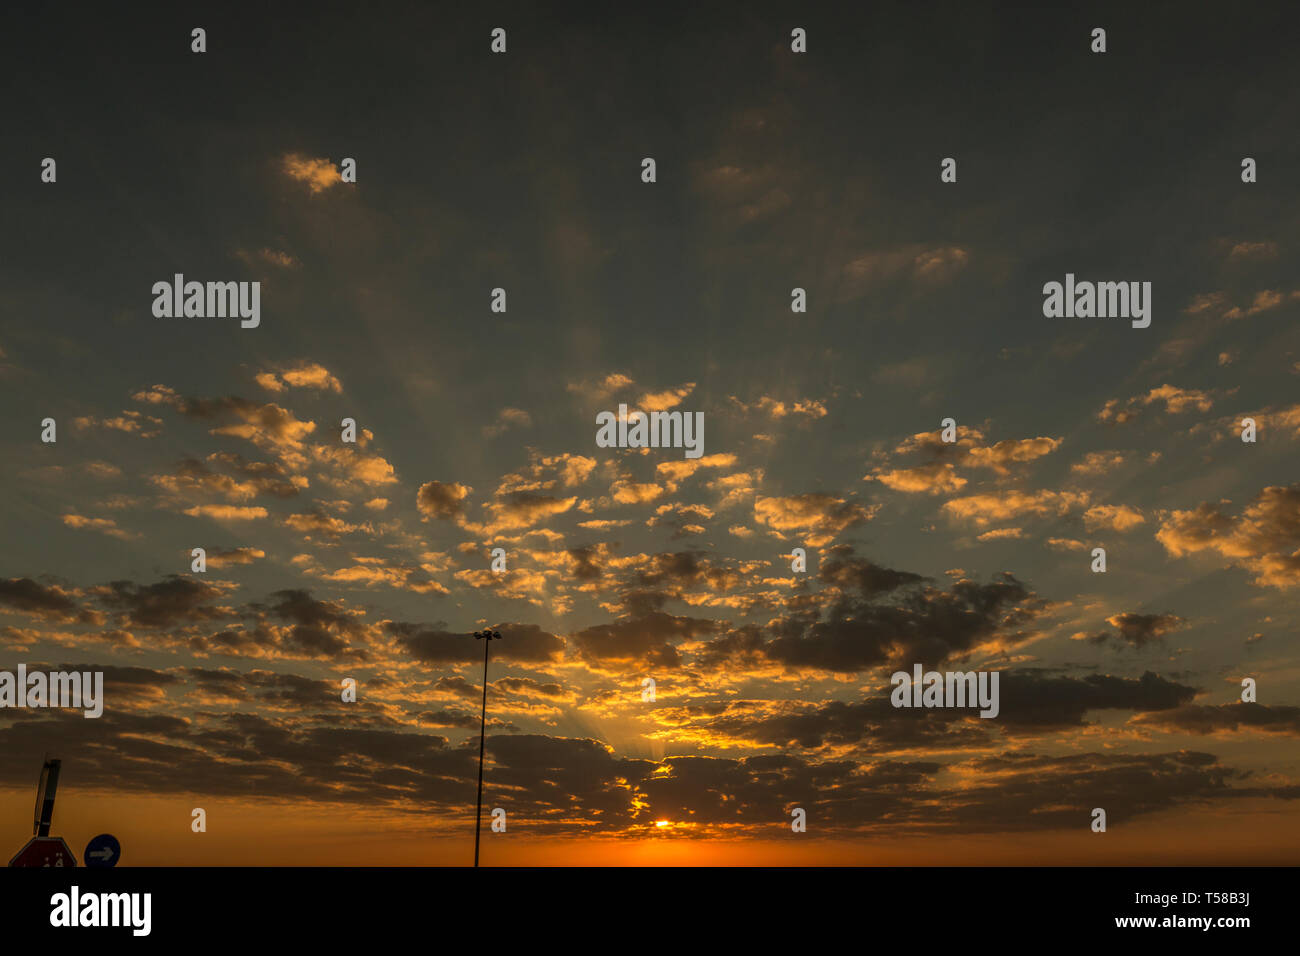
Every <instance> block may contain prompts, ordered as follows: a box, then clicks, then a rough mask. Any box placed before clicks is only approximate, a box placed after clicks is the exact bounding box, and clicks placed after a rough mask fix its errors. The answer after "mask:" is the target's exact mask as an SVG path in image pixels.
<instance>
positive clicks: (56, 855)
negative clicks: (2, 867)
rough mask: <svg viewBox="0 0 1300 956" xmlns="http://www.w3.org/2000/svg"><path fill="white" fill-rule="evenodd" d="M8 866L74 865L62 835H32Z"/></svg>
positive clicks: (74, 860) (74, 862)
mask: <svg viewBox="0 0 1300 956" xmlns="http://www.w3.org/2000/svg"><path fill="white" fill-rule="evenodd" d="M9 865H10V866H76V865H77V858H76V857H75V856H73V855H72V851H71V850H69V849H68V845H67V844H66V843H64V842H63V837H32V838H31V839H30V840H29V841H27V845H26V846H25V847H23V848H22V849H21V850H19V851H18V855H17V856H15V857H14V858H13V859H12V860H10V861H9Z"/></svg>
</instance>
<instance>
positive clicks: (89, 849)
mask: <svg viewBox="0 0 1300 956" xmlns="http://www.w3.org/2000/svg"><path fill="white" fill-rule="evenodd" d="M121 855H122V845H121V844H120V843H118V842H117V837H115V836H113V835H112V834H111V833H101V834H100V835H99V836H97V837H95V838H94V839H93V840H91V841H90V842H89V843H87V844H86V852H85V853H83V854H82V855H81V859H82V860H84V861H85V865H86V866H93V867H101V866H117V858H118V857H120V856H121Z"/></svg>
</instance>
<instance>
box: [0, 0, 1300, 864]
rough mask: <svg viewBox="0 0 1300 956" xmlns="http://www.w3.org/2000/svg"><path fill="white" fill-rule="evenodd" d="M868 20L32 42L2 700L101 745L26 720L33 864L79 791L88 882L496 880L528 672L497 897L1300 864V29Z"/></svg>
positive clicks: (288, 30) (663, 19)
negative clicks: (1083, 285)
mask: <svg viewBox="0 0 1300 956" xmlns="http://www.w3.org/2000/svg"><path fill="white" fill-rule="evenodd" d="M848 6H849V5H837V7H836V8H834V9H832V8H830V7H827V9H826V10H825V11H823V12H815V11H814V12H811V13H810V12H808V11H807V9H806V6H805V5H799V4H793V5H791V4H786V5H776V4H757V5H745V6H744V7H743V8H731V7H729V8H726V9H723V8H719V9H717V10H709V9H702V8H700V7H697V6H696V5H663V4H654V5H650V6H648V7H645V8H644V9H634V8H630V7H629V8H627V9H624V8H623V6H621V5H620V6H619V7H617V8H611V9H610V10H609V11H606V12H605V13H604V14H603V15H602V16H603V18H602V19H600V20H598V21H592V20H582V19H578V16H577V13H576V11H577V10H579V9H584V10H585V9H586V8H584V7H574V8H573V11H574V12H563V11H561V12H554V11H552V12H547V11H545V10H544V9H543V8H542V7H541V6H540V5H518V6H514V7H511V6H493V7H492V8H490V9H485V8H483V7H482V6H481V5H470V6H469V7H467V8H463V9H459V10H455V11H446V12H443V11H435V10H431V9H429V8H428V7H427V6H426V5H423V4H409V5H408V4H378V5H369V4H349V5H346V6H344V7H342V8H339V7H336V6H334V5H325V6H323V7H322V8H321V10H320V13H319V15H316V16H312V17H303V16H301V15H299V14H292V13H290V12H289V11H287V10H286V11H285V12H283V13H281V12H279V10H278V9H276V8H272V7H267V8H265V9H258V10H256V11H255V12H249V13H246V14H239V13H232V12H228V11H225V10H224V9H220V8H218V7H216V6H213V7H212V8H211V9H202V8H200V7H193V8H188V9H184V10H176V9H172V8H164V9H163V10H162V11H158V12H151V11H147V10H145V9H137V8H134V7H131V8H126V9H119V8H113V9H111V10H110V9H108V8H104V9H102V10H97V11H95V12H93V13H91V14H85V13H82V14H78V15H75V16H74V15H72V14H64V15H61V16H60V15H55V14H42V15H39V16H38V15H36V14H34V13H15V14H14V15H13V19H14V29H13V30H10V31H6V33H7V35H6V36H5V37H4V39H3V40H0V43H3V44H5V46H6V50H5V52H6V54H7V57H8V62H11V63H13V64H14V69H13V70H12V75H11V76H10V77H9V82H10V88H11V90H12V91H13V92H12V93H11V96H10V97H9V98H8V101H7V103H8V105H7V108H6V114H7V117H6V126H5V137H4V138H5V148H4V151H3V171H4V181H3V186H2V187H0V190H2V192H3V207H4V210H5V216H4V222H5V229H4V231H3V238H2V239H0V244H2V245H0V249H2V251H3V258H2V260H0V261H2V265H0V270H2V272H0V277H2V281H0V401H3V408H4V410H5V415H4V418H3V427H2V428H0V442H2V446H0V447H2V450H3V461H4V466H3V469H2V471H0V482H2V487H3V495H2V496H0V670H10V671H12V670H14V669H16V667H17V665H18V664H20V663H22V664H26V665H27V667H28V669H29V670H36V669H47V670H48V669H60V670H67V669H78V670H101V671H103V672H104V674H105V680H106V701H105V709H104V715H103V716H102V717H101V718H99V719H94V720H88V719H85V718H83V716H82V714H81V712H80V711H72V710H43V711H41V710H30V709H29V710H9V709H6V710H0V847H8V848H9V849H8V851H7V852H6V854H5V856H6V858H7V856H8V855H12V853H13V852H15V851H17V849H18V848H19V847H20V846H21V845H22V843H23V842H24V841H25V840H26V839H27V837H28V836H29V835H30V824H31V821H30V811H31V804H32V799H33V796H34V789H35V783H36V779H37V776H38V774H39V772H40V768H41V763H42V760H43V759H44V757H45V756H46V755H49V756H53V757H59V758H61V759H62V761H63V779H62V783H61V786H60V792H59V797H58V803H57V806H56V810H55V826H54V830H53V832H54V833H55V834H56V835H64V836H66V837H67V839H68V842H69V844H70V845H71V846H72V848H73V850H74V852H75V853H77V854H78V855H80V853H81V848H82V846H84V843H85V840H86V839H87V838H88V837H90V836H92V835H94V834H95V833H99V832H105V831H108V832H112V833H114V834H116V835H117V836H118V837H119V838H121V840H122V845H123V851H124V852H123V863H124V865H129V864H151V863H152V864H168V865H198V864H259V865H260V864H269V865H278V864H389V863H391V864H401V865H407V864H425V863H432V864H465V863H468V862H469V860H470V857H471V855H472V839H473V838H472V831H473V827H474V799H475V787H476V782H477V758H478V729H479V711H478V707H479V694H480V693H481V679H482V642H481V641H475V639H474V638H473V636H472V634H473V632H474V631H476V630H480V629H482V628H483V627H485V626H492V627H498V628H499V629H500V631H501V632H502V634H503V639H502V640H501V641H499V642H494V643H493V646H492V655H493V656H492V668H491V673H490V681H491V686H490V688H489V694H488V713H489V718H488V725H487V735H488V736H487V757H488V762H487V770H486V783H485V795H484V806H485V822H484V826H485V830H486V826H487V819H486V813H487V810H488V809H491V808H495V807H502V808H504V809H505V810H506V812H507V820H508V827H507V832H506V833H503V834H496V833H486V832H485V834H484V849H483V860H484V862H485V863H486V864H489V865H491V864H497V865H504V864H525V865H528V864H545V863H564V864H574V863H597V864H617V863H648V864H657V863H687V864H694V863H740V864H752V863H756V864H785V863H795V864H806V863H835V864H841V863H887V864H903V863H917V864H966V863H1080V864H1094V863H1112V864H1125V865H1127V864H1136V863H1183V862H1195V863H1207V864H1218V863H1247V864H1249V863H1275V862H1291V863H1294V862H1295V859H1296V854H1297V851H1300V804H1298V803H1297V802H1296V798H1297V797H1300V749H1298V748H1297V737H1298V736H1300V650H1298V649H1297V645H1296V628H1297V623H1298V619H1300V612H1298V608H1300V603H1298V602H1297V598H1298V597H1300V328H1297V318H1298V317H1300V276H1298V275H1297V273H1296V269H1295V267H1294V264H1293V263H1294V257H1295V255H1296V251H1297V249H1300V202H1298V200H1300V189H1298V188H1297V181H1298V178H1300V134H1297V131H1296V123H1295V114H1294V96H1295V90H1296V67H1295V62H1294V50H1293V49H1292V46H1293V44H1292V42H1291V39H1290V34H1289V33H1288V31H1287V30H1285V29H1283V28H1282V25H1281V23H1280V16H1281V14H1280V13H1277V14H1274V13H1267V12H1263V11H1255V12H1252V13H1251V14H1250V15H1249V16H1247V15H1246V14H1245V13H1241V14H1238V13H1237V12H1235V11H1228V12H1223V13H1215V14H1203V13H1197V12H1194V11H1190V10H1188V9H1186V8H1185V7H1181V6H1170V7H1162V6H1159V5H1152V6H1151V7H1150V8H1149V9H1147V8H1144V9H1142V10H1137V11H1135V10H1131V9H1128V10H1126V9H1125V8H1124V7H1114V8H1106V7H1097V8H1090V9H1089V10H1088V11H1087V12H1086V14H1084V13H1073V14H1065V13H1061V12H1051V11H1037V10H1014V11H1013V10H1010V9H1007V10H1006V11H1004V12H1003V13H1001V14H996V13H989V12H987V11H974V10H972V9H968V8H966V7H964V6H963V5H957V4H954V5H951V6H948V7H942V6H940V7H928V6H927V7H925V8H903V7H901V6H900V7H897V8H893V7H887V8H881V6H880V5H866V4H864V5H860V8H858V9H853V10H850V9H848ZM855 6H857V5H855ZM1094 21H1095V22H1094ZM498 26H499V27H503V28H504V29H506V31H507V35H508V50H507V52H506V53H505V54H500V55H494V54H492V53H491V52H490V50H489V42H490V36H489V34H490V31H491V30H492V29H493V28H494V27H498ZM1098 26H1100V27H1105V28H1106V29H1107V33H1108V51H1107V52H1106V53H1105V54H1093V53H1091V52H1090V50H1089V43H1090V39H1089V35H1090V32H1091V30H1092V29H1093V28H1094V27H1098ZM194 27H203V28H205V29H206V31H207V52H206V53H202V54H196V53H192V52H191V49H190V44H191V34H190V31H191V29H192V28H194ZM795 27H802V28H804V29H806V30H807V34H808V52H807V53H805V54H796V53H793V52H792V51H791V48H790V32H791V30H792V29H793V28H795ZM45 157H52V158H54V159H55V160H56V161H57V181H56V182H54V183H44V182H42V181H41V178H40V172H41V160H42V159H43V158H45ZM345 157H350V158H354V159H355V160H356V168H357V181H356V182H355V183H346V182H343V181H341V179H340V176H339V171H338V170H339V164H340V162H341V161H342V160H343V159H344V158H345ZM646 157H652V158H654V159H655V161H656V164H657V181H656V182H654V183H645V182H643V181H642V176H641V170H642V160H643V159H644V158H646ZM945 157H953V158H955V159H956V160H957V170H958V178H957V182H956V183H941V182H940V176H939V172H940V162H941V160H942V159H944V158H945ZM1244 157H1252V158H1254V159H1255V160H1256V161H1257V164H1258V182H1256V183H1253V184H1246V183H1243V182H1242V180H1241V161H1242V159H1243V158H1244ZM177 273H181V274H183V275H184V276H185V278H186V279H187V280H198V281H221V282H226V281H235V282H246V281H247V282H251V281H258V282H260V283H261V323H260V325H259V326H258V327H257V328H251V329H245V328H241V327H240V323H239V320H238V319H236V318H157V317H155V316H154V314H153V312H152V311H151V310H152V305H153V298H154V297H153V295H152V293H151V288H152V286H153V285H154V283H155V282H159V281H166V282H171V280H172V277H173V276H174V275H175V274H177ZM1067 273H1073V274H1074V275H1076V276H1077V277H1078V278H1079V279H1080V280H1091V281H1125V282H1128V281H1148V282H1151V284H1152V288H1153V293H1152V304H1153V312H1152V322H1151V325H1150V327H1149V328H1146V329H1137V328H1132V327H1130V323H1129V322H1128V321H1127V320H1125V319H1096V318H1092V319H1087V318H1046V317H1044V314H1043V308H1042V306H1043V291H1042V290H1043V285H1044V284H1045V283H1047V282H1051V281H1057V282H1061V281H1064V278H1065V276H1066V274H1067ZM796 287H798V288H802V289H805V290H806V292H807V302H808V308H807V312H806V313H794V312H792V311H791V290H792V289H794V288H796ZM495 288H503V289H505V291H506V295H507V303H508V305H507V311H506V312H505V313H504V314H500V313H494V312H492V311H491V309H490V307H489V306H490V302H491V294H492V290H493V289H495ZM620 403H624V404H626V405H627V406H628V407H629V408H633V409H642V410H647V411H649V410H675V411H682V412H689V413H694V412H702V413H703V416H704V448H703V455H702V457H699V458H695V459H692V458H687V457H685V455H684V454H683V451H682V450H681V449H667V448H661V449H645V450H640V449H609V448H601V447H598V446H597V444H596V416H597V415H598V414H599V413H600V412H602V411H617V409H618V406H619V404H620ZM47 417H48V418H53V419H55V421H56V423H57V442H55V443H52V444H47V443H43V442H42V441H41V422H42V420H43V419H45V418H47ZM1245 417H1251V418H1253V419H1254V420H1255V421H1256V422H1257V425H1258V440H1257V441H1256V442H1255V443H1245V442H1242V441H1241V440H1240V422H1241V420H1242V419H1243V418H1245ZM345 418H351V419H354V420H355V422H356V424H357V431H358V441H357V442H356V444H347V443H344V442H343V441H342V440H341V428H340V423H341V422H342V420H343V419H345ZM945 418H952V419H954V420H955V421H956V423H957V435H958V440H957V441H956V442H955V443H951V444H945V443H943V442H941V441H940V434H939V432H940V422H941V420H943V419H945ZM196 547H202V548H205V549H206V551H207V555H208V570H207V572H206V573H202V574H200V573H192V572H191V556H190V555H191V549H193V548H196ZM1098 547H1102V548H1105V549H1106V552H1107V565H1108V567H1107V571H1106V573H1104V574H1098V573H1093V572H1092V570H1091V569H1090V565H1091V563H1092V554H1091V553H1092V550H1093V549H1094V548H1098ZM494 548H503V549H504V550H505V552H506V560H507V568H508V570H507V571H506V572H505V573H500V574H498V573H495V572H493V571H492V570H491V561H492V559H491V552H492V549H494ZM794 548H803V549H805V550H806V552H807V558H808V567H807V572H806V573H796V572H794V571H793V570H792V569H791V557H790V556H791V553H792V549H794ZM917 663H919V664H922V665H924V667H926V668H927V669H938V670H940V671H947V670H963V671H965V670H984V671H999V672H1000V673H1001V685H1000V686H1001V708H1000V714H999V715H998V716H997V717H996V718H994V719H981V718H979V717H978V716H977V714H976V713H974V712H972V711H969V710H954V709H935V710H906V709H896V708H894V707H893V706H891V704H890V700H889V691H890V681H889V678H890V675H891V674H892V673H893V672H894V671H897V670H906V671H909V672H910V671H911V669H912V666H913V665H914V664H917ZM347 677H352V678H355V679H356V681H357V684H358V699H357V701H356V702H355V703H345V702H343V701H342V700H341V697H340V691H341V682H342V680H343V679H344V678H347ZM1247 677H1249V678H1253V679H1255V680H1256V681H1257V684H1258V703H1254V704H1243V703H1241V700H1240V698H1241V683H1242V680H1243V678H1247ZM645 678H652V679H653V680H654V681H655V699H654V700H653V701H646V700H643V699H642V696H643V695H642V682H643V680H644V679H645ZM195 807H202V808H205V810H206V811H207V832H206V833H201V834H198V833H192V832H191V830H190V821H191V810H192V808H195ZM795 807H801V808H804V809H805V810H806V812H807V820H808V831H807V833H804V834H798V833H793V832H791V827H790V822H791V809H792V808H795ZM1096 807H1101V808H1105V810H1106V812H1107V820H1108V831H1107V832H1106V833H1104V834H1100V833H1093V832H1091V830H1090V823H1091V812H1092V810H1093V808H1096Z"/></svg>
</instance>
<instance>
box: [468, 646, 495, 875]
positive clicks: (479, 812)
mask: <svg viewBox="0 0 1300 956" xmlns="http://www.w3.org/2000/svg"><path fill="white" fill-rule="evenodd" d="M474 639H475V640H482V641H483V712H482V715H481V716H480V718H479V725H478V807H477V809H476V810H475V811H474V865H475V866H478V835H479V830H480V829H481V828H482V826H483V744H484V741H485V740H486V735H487V683H488V681H487V674H488V653H489V652H490V651H491V650H492V642H493V641H494V640H500V639H501V635H500V634H498V633H497V632H496V631H494V630H492V629H491V628H488V629H487V630H486V631H475V632H474Z"/></svg>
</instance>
